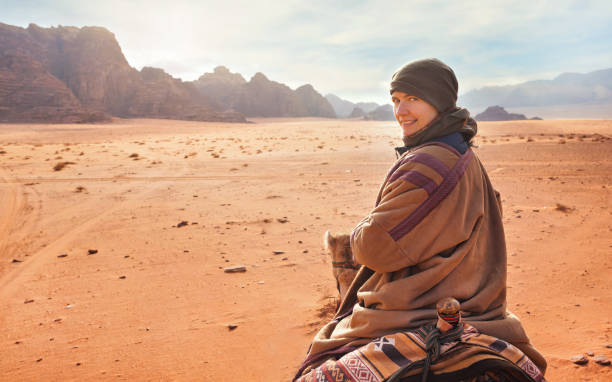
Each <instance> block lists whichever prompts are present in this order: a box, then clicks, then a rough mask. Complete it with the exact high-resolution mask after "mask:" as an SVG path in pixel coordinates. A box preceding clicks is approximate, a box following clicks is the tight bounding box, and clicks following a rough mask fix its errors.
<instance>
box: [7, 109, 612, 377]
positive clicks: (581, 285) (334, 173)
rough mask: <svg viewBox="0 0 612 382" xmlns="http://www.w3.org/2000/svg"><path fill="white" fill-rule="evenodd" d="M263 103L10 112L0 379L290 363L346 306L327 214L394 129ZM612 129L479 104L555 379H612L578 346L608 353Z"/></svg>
mask: <svg viewBox="0 0 612 382" xmlns="http://www.w3.org/2000/svg"><path fill="white" fill-rule="evenodd" d="M255 122H257V123H255V124H222V123H203V122H184V121H170V120H115V121H114V122H113V123H111V124H101V125H25V124H15V125H0V328H1V331H2V338H1V342H0V349H1V351H0V355H1V356H0V380H2V381H41V380H44V381H69V380H74V381H76V380H180V381H183V380H185V381H196V380H198V381H288V380H290V378H291V377H292V376H293V373H294V372H295V370H296V368H297V367H298V365H299V364H300V363H301V361H302V359H303V357H304V355H305V352H306V350H307V346H308V344H309V343H310V340H311V338H312V336H313V335H314V333H315V332H316V331H317V329H318V328H319V327H321V326H322V325H323V324H324V323H325V322H326V320H327V319H328V318H329V317H330V315H331V314H333V309H334V307H335V298H336V295H337V292H336V288H335V281H334V280H333V278H332V272H331V264H330V260H329V259H328V257H327V256H326V255H325V253H324V249H323V244H322V239H323V233H324V232H325V230H327V229H330V230H332V231H335V232H339V231H350V230H351V228H352V227H353V226H354V225H355V224H356V223H357V222H358V221H359V220H360V219H361V218H363V217H364V216H365V215H366V214H367V213H368V211H369V209H370V208H372V206H373V203H374V201H375V197H376V193H377V191H378V187H379V184H380V182H381V181H382V179H383V177H384V175H385V173H386V171H387V169H388V168H389V167H390V165H391V164H392V163H393V161H394V158H395V155H394V153H393V150H392V148H393V147H394V146H396V145H398V144H399V143H400V139H399V129H398V128H396V127H395V125H394V123H392V122H366V121H347V120H326V119H272V120H271V119H268V120H255ZM608 137H612V121H520V122H517V121H514V122H489V123H480V124H479V135H478V138H477V145H478V148H476V149H475V151H476V152H477V154H478V155H479V157H480V158H481V160H482V161H483V162H484V165H485V167H486V168H487V170H488V172H489V175H490V178H491V180H492V182H493V184H494V186H495V187H496V188H498V189H499V191H500V192H501V194H502V199H503V205H504V221H505V229H506V237H507V245H508V288H509V289H508V307H509V309H510V310H512V311H513V312H514V313H515V314H517V315H518V316H519V317H520V318H521V319H522V321H523V323H524V325H525V327H526V329H527V331H528V334H529V335H530V337H531V339H532V342H533V343H534V344H535V346H536V347H537V348H538V349H539V350H540V351H541V352H542V353H543V354H544V355H545V356H546V358H547V360H548V362H549V368H548V372H547V378H548V379H549V380H550V381H605V380H607V381H609V380H612V367H610V366H601V365H598V364H596V363H595V362H594V361H593V360H592V357H587V358H589V359H590V361H589V362H588V364H587V365H584V366H578V365H575V364H573V363H572V362H571V361H570V360H569V358H570V357H571V356H573V355H576V354H583V353H586V352H592V353H593V354H595V355H597V354H604V355H606V356H607V357H608V358H610V357H612V349H611V348H607V347H606V345H610V344H612V338H611V336H612V322H611V321H610V320H611V317H612V304H611V301H612V277H610V274H611V271H612V259H611V254H612V219H611V214H612V198H611V197H610V196H611V191H612V140H611V139H609V138H608ZM66 162H68V163H66ZM58 164H59V166H58ZM54 168H55V169H56V170H54ZM90 252H95V253H90ZM232 266H244V267H245V268H246V272H242V273H225V272H224V268H226V267H232ZM230 325H232V328H233V329H232V330H230V327H229V326H230ZM234 326H235V327H234Z"/></svg>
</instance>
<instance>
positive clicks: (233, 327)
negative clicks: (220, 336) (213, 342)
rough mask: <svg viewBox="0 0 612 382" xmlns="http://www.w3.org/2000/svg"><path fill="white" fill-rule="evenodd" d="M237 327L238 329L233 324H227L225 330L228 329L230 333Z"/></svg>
mask: <svg viewBox="0 0 612 382" xmlns="http://www.w3.org/2000/svg"><path fill="white" fill-rule="evenodd" d="M237 327H238V325H234V324H229V325H227V328H228V329H229V330H230V331H232V330H234V329H236V328H237Z"/></svg>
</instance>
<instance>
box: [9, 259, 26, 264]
mask: <svg viewBox="0 0 612 382" xmlns="http://www.w3.org/2000/svg"><path fill="white" fill-rule="evenodd" d="M11 263H23V260H19V259H13V261H11Z"/></svg>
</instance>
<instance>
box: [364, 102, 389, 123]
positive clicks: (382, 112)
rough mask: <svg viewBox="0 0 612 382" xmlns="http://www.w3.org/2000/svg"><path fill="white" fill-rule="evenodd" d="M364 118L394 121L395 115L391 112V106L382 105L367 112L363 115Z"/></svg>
mask: <svg viewBox="0 0 612 382" xmlns="http://www.w3.org/2000/svg"><path fill="white" fill-rule="evenodd" d="M364 119H366V120H373V121H395V115H394V114H393V106H391V105H388V104H387V105H382V106H379V107H377V108H376V109H374V110H372V111H371V112H369V113H367V114H366V115H365V117H364Z"/></svg>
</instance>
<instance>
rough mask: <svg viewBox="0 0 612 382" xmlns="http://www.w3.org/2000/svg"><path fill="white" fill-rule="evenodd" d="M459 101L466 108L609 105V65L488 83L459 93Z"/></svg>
mask: <svg viewBox="0 0 612 382" xmlns="http://www.w3.org/2000/svg"><path fill="white" fill-rule="evenodd" d="M459 102H460V104H461V105H462V106H465V107H468V108H470V109H479V108H480V109H482V108H483V107H486V106H488V105H491V104H494V105H495V104H497V105H504V106H505V107H523V106H524V107H539V106H559V105H597V104H612V68H611V69H604V70H598V71H594V72H590V73H586V74H580V73H563V74H561V75H559V76H557V77H556V78H554V79H552V80H537V81H528V82H523V83H520V84H517V85H508V86H488V87H484V88H481V89H476V90H472V91H469V92H467V93H465V94H463V95H462V96H460V101H459Z"/></svg>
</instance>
